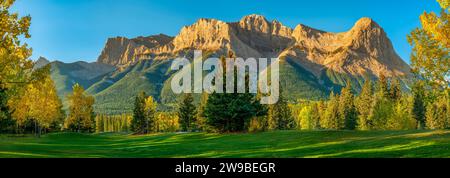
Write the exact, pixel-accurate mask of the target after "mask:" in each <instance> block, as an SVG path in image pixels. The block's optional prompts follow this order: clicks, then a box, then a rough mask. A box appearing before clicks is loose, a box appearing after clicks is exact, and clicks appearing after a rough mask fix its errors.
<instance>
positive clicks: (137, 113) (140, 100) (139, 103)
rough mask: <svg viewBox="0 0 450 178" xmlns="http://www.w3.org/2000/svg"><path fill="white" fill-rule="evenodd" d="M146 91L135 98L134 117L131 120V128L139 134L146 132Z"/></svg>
mask: <svg viewBox="0 0 450 178" xmlns="http://www.w3.org/2000/svg"><path fill="white" fill-rule="evenodd" d="M146 97H147V96H146V94H145V92H140V93H139V95H138V96H136V98H135V100H134V109H133V119H132V120H131V130H132V131H133V132H134V133H137V134H145V133H146V132H145V131H146V130H145V128H146V125H145V124H146V118H145V98H146Z"/></svg>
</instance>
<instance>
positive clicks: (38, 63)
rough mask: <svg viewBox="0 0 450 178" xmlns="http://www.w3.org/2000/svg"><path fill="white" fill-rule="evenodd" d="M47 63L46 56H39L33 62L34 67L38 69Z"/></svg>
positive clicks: (48, 62)
mask: <svg viewBox="0 0 450 178" xmlns="http://www.w3.org/2000/svg"><path fill="white" fill-rule="evenodd" d="M47 64H50V61H49V60H47V58H45V57H42V56H41V57H39V58H38V59H37V60H36V61H35V62H34V68H35V69H39V68H41V67H44V66H46V65H47Z"/></svg>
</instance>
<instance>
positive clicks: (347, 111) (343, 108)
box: [338, 82, 357, 130]
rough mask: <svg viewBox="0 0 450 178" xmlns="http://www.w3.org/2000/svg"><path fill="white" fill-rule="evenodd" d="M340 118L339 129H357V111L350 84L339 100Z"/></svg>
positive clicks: (344, 89)
mask: <svg viewBox="0 0 450 178" xmlns="http://www.w3.org/2000/svg"><path fill="white" fill-rule="evenodd" d="M339 116H340V119H339V126H338V127H339V129H347V130H354V129H355V128H356V120H357V111H356V108H355V104H354V94H353V92H352V86H351V83H350V82H347V86H346V87H345V88H343V89H342V91H341V96H340V98H339Z"/></svg>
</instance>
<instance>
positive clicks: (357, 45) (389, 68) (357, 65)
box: [280, 18, 410, 76]
mask: <svg viewBox="0 0 450 178" xmlns="http://www.w3.org/2000/svg"><path fill="white" fill-rule="evenodd" d="M292 37H293V38H294V39H295V40H296V42H295V45H293V46H292V47H290V48H289V49H287V50H285V51H284V52H283V53H282V54H281V55H280V57H290V58H294V59H296V61H297V62H299V63H300V64H301V65H304V66H307V67H306V68H307V69H308V70H310V71H311V72H313V73H315V74H319V73H320V72H321V71H322V70H323V69H330V70H333V71H336V72H339V73H347V74H351V75H365V74H369V75H374V76H379V75H380V74H384V75H386V76H403V75H410V67H409V66H408V64H406V63H405V62H404V61H403V60H402V59H401V58H400V57H399V56H398V55H397V54H396V52H395V51H394V48H393V46H392V43H391V41H390V40H389V39H388V38H387V35H386V33H385V32H384V30H383V29H382V28H381V27H380V26H379V25H378V24H377V23H376V22H374V21H373V20H371V19H369V18H362V19H360V20H359V21H358V22H356V24H355V25H354V27H353V28H352V29H351V30H349V31H348V32H343V33H328V32H324V31H320V30H316V29H313V28H311V27H307V26H305V25H298V26H297V27H296V28H295V29H294V32H293V35H292Z"/></svg>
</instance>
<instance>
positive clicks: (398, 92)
mask: <svg viewBox="0 0 450 178" xmlns="http://www.w3.org/2000/svg"><path fill="white" fill-rule="evenodd" d="M390 97H391V99H392V100H393V101H394V102H396V101H398V100H400V98H401V97H402V89H401V86H400V82H399V80H398V79H392V80H391V87H390Z"/></svg>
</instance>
